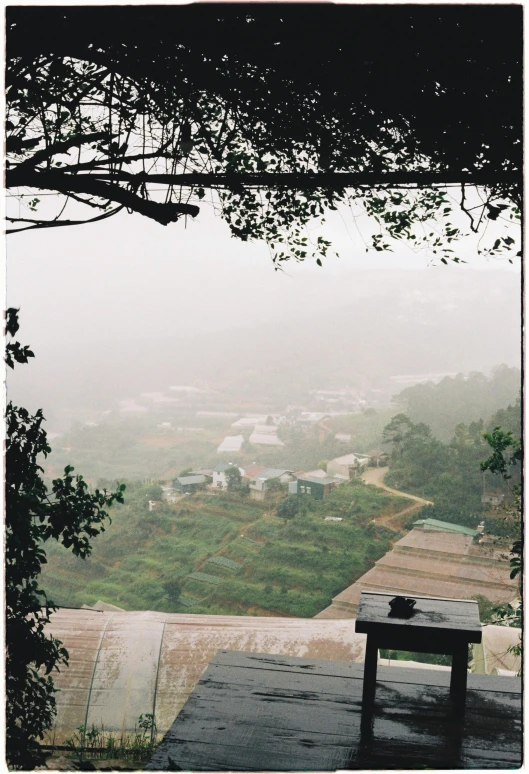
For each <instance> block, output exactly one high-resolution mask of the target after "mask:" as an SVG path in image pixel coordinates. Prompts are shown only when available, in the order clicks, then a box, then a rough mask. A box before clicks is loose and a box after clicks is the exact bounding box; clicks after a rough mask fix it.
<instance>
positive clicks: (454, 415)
mask: <svg viewBox="0 0 529 774" xmlns="http://www.w3.org/2000/svg"><path fill="white" fill-rule="evenodd" d="M520 387H521V374H520V371H519V369H518V368H509V367H508V366H506V365H500V366H496V368H494V369H493V370H492V372H491V374H490V376H489V377H486V376H485V375H484V374H482V373H479V372H478V371H472V372H471V373H469V374H468V375H467V376H464V375H463V374H457V376H455V377H449V376H447V377H445V378H444V379H442V380H441V381H440V382H438V383H437V384H434V383H433V382H428V383H426V384H416V385H414V386H413V387H407V388H406V389H405V390H402V392H400V393H399V394H398V395H396V396H394V397H393V402H394V403H396V405H397V406H398V407H399V408H400V409H402V411H403V413H404V414H405V415H406V416H407V417H409V418H410V420H411V421H412V422H424V423H425V424H427V425H428V426H429V427H430V428H431V430H432V432H433V434H434V435H435V436H436V437H437V438H439V439H440V440H442V441H445V442H446V441H449V440H450V438H451V436H452V433H453V429H454V427H455V426H456V425H458V424H460V423H462V422H464V423H465V424H469V423H471V422H477V421H479V420H480V419H488V418H489V417H490V416H491V415H492V414H493V413H494V412H497V411H498V410H499V409H500V408H502V407H504V406H507V405H509V404H514V403H515V401H516V400H517V398H518V396H519V394H520ZM511 413H512V412H511ZM520 416H521V412H520V411H519V410H518V423H517V425H518V426H517V427H516V426H515V427H506V424H505V421H507V422H509V421H511V422H512V419H511V418H510V419H507V417H504V418H503V420H504V421H500V422H499V423H498V424H500V423H501V425H502V426H503V427H505V429H512V430H513V431H515V432H516V431H518V434H519V421H520Z"/></svg>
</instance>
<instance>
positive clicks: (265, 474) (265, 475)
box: [254, 468, 292, 481]
mask: <svg viewBox="0 0 529 774" xmlns="http://www.w3.org/2000/svg"><path fill="white" fill-rule="evenodd" d="M284 473H292V471H291V470H282V469H279V468H265V469H264V470H262V471H261V472H260V473H258V474H257V476H254V478H258V479H261V480H262V481H266V480H267V479H269V478H279V476H282V475H283V474H284Z"/></svg>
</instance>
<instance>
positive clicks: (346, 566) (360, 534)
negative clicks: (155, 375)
mask: <svg viewBox="0 0 529 774" xmlns="http://www.w3.org/2000/svg"><path fill="white" fill-rule="evenodd" d="M279 497H281V496H279ZM277 502H279V500H277V501H271V502H269V501H266V502H264V503H261V502H256V501H253V500H250V499H248V498H246V497H243V496H241V495H231V494H227V493H224V494H220V495H216V496H215V497H211V496H209V495H207V494H205V493H204V494H198V495H195V496H192V497H186V498H185V499H184V500H181V501H180V502H179V503H177V504H176V505H175V506H173V507H171V506H168V505H167V506H163V507H162V508H160V509H159V510H156V511H153V512H149V511H148V510H146V508H145V503H144V502H142V501H141V499H140V498H139V495H136V499H134V496H133V497H132V498H131V500H130V503H129V504H126V505H124V506H119V507H117V508H115V509H113V511H114V512H113V514H112V515H113V522H112V524H111V525H110V526H109V528H108V529H107V531H106V532H105V533H104V534H103V535H101V536H99V537H98V538H97V539H96V540H95V541H94V551H93V554H92V556H91V557H90V558H89V559H88V560H85V561H83V560H80V559H76V558H75V557H72V556H71V555H69V554H68V553H67V552H66V551H64V549H61V548H60V547H57V546H51V545H50V547H49V550H48V556H49V563H48V564H47V565H46V566H45V568H44V571H43V585H44V588H45V589H46V590H47V591H48V593H49V594H50V597H51V598H52V599H53V600H54V601H55V602H56V603H58V604H60V605H65V606H73V607H76V606H80V605H82V604H93V603H94V602H95V601H97V600H98V599H102V600H104V601H107V602H111V603H113V604H115V605H118V606H120V607H123V608H125V609H126V610H145V609H148V610H159V611H167V612H183V611H184V610H185V611H186V612H197V613H204V612H207V613H232V614H233V613H236V614H241V615H245V614H251V613H255V614H261V615H262V614H269V615H277V614H280V615H287V616H288V615H292V616H303V617H310V616H313V615H315V614H316V613H317V612H318V611H319V610H321V609H323V608H324V607H325V606H327V605H328V604H330V600H331V598H332V597H333V596H334V595H336V594H337V593H338V592H339V591H341V590H342V589H343V588H345V587H346V586H348V585H350V584H351V583H353V582H354V581H355V580H356V579H357V578H359V577H360V576H361V575H362V574H363V573H364V572H366V571H367V570H368V569H369V568H370V567H371V566H372V565H373V564H374V562H375V561H376V559H378V558H379V557H381V556H382V555H383V554H384V553H385V552H386V551H387V550H388V548H389V540H390V539H391V538H392V537H394V535H393V533H392V532H391V530H388V529H387V528H385V527H383V526H377V525H376V524H375V523H374V522H373V519H374V517H376V516H380V515H381V514H388V515H390V514H392V513H396V512H398V511H399V510H400V509H402V507H403V506H404V505H406V503H405V502H403V501H402V500H401V499H399V498H396V497H393V496H391V495H388V494H384V493H382V492H381V491H380V490H379V489H377V488H376V487H372V486H368V485H366V484H364V483H363V482H361V481H358V482H351V483H349V484H344V485H342V486H340V487H338V488H337V489H335V490H334V492H333V493H332V494H331V496H330V497H328V498H327V499H326V500H325V501H320V502H318V501H315V500H312V499H311V498H303V500H302V501H300V502H301V509H300V511H299V513H298V514H297V515H296V516H295V518H293V519H292V520H291V521H287V522H285V521H283V520H280V519H278V518H277V517H276V516H275V515H274V514H275V507H276V505H277ZM326 516H335V517H338V518H341V519H342V521H336V522H329V521H325V517H326ZM175 580H176V581H177V582H178V584H179V586H180V588H181V592H182V593H181V596H180V598H179V599H178V601H176V597H175V596H174V593H173V595H171V593H169V592H168V589H167V588H166V585H167V584H169V583H170V582H174V581H175Z"/></svg>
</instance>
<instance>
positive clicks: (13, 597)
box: [5, 309, 125, 770]
mask: <svg viewBox="0 0 529 774" xmlns="http://www.w3.org/2000/svg"><path fill="white" fill-rule="evenodd" d="M18 328H19V324H18V310H16V309H8V310H7V312H6V334H7V335H8V336H10V338H11V340H10V341H8V343H7V346H6V363H7V365H8V366H10V367H11V368H14V364H15V362H17V363H27V360H28V357H34V355H33V353H32V352H31V350H30V349H29V348H28V347H27V346H24V347H21V346H20V344H19V343H18V342H16V341H12V339H13V338H14V336H15V335H16V333H17V331H18ZM43 421H44V416H43V413H42V410H41V409H39V410H38V411H37V412H36V414H35V415H31V414H30V413H29V412H28V411H27V410H26V409H24V408H21V407H19V406H14V405H13V403H12V402H11V401H9V403H8V404H7V408H6V427H7V442H6V486H5V497H6V520H5V596H6V618H5V627H6V629H5V641H6V698H7V702H6V707H7V709H6V718H5V721H6V759H7V763H8V765H9V767H10V768H12V769H24V770H26V769H32V768H34V767H35V766H37V765H41V764H42V763H44V756H43V753H42V750H41V749H40V745H39V743H38V741H37V740H38V739H41V738H42V737H43V735H44V733H45V731H46V730H47V729H49V728H50V726H51V725H52V723H53V718H54V716H55V713H56V702H55V695H54V694H55V692H56V689H55V687H54V684H53V679H52V677H51V672H53V671H54V670H56V671H59V669H60V668H62V667H63V666H67V665H68V652H67V650H66V649H65V648H63V647H62V643H61V641H60V640H57V639H56V638H54V637H52V636H47V635H46V633H45V626H46V624H47V623H49V620H50V613H51V612H53V610H54V609H55V606H54V604H53V602H52V601H51V599H50V598H49V597H47V595H46V593H45V591H44V590H43V589H42V588H41V587H40V584H39V580H40V578H39V574H40V572H41V568H42V566H43V565H44V564H46V561H47V560H46V551H45V550H44V545H46V546H47V545H48V541H50V542H52V543H55V545H56V546H61V547H62V551H63V553H66V555H67V556H68V557H69V558H76V559H78V560H82V559H83V558H84V557H87V556H89V555H90V553H91V550H92V546H91V540H92V539H93V538H94V537H96V535H98V534H99V533H101V532H103V531H104V530H105V526H106V520H107V518H108V514H107V512H106V510H105V508H108V507H110V506H111V505H112V504H113V502H114V501H116V502H118V503H123V490H124V489H125V486H124V485H120V486H117V488H116V491H115V492H112V493H109V492H107V491H105V490H102V491H100V490H99V489H96V490H95V492H93V493H92V492H89V491H88V486H87V484H86V482H85V481H84V479H83V477H82V476H79V475H78V476H75V477H74V476H72V475H71V473H72V472H73V470H74V469H73V467H71V466H66V467H65V469H64V474H63V476H62V477H60V478H56V479H55V480H54V481H52V482H51V486H49V487H48V486H46V484H45V483H44V480H43V478H42V476H41V473H42V467H41V466H40V465H39V464H38V463H37V459H41V458H42V457H46V456H47V455H48V454H49V452H50V451H51V450H50V447H49V445H48V440H47V436H46V432H45V430H44V429H43V427H42V423H43ZM72 555H73V556H72Z"/></svg>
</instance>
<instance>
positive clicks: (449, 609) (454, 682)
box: [355, 591, 482, 719]
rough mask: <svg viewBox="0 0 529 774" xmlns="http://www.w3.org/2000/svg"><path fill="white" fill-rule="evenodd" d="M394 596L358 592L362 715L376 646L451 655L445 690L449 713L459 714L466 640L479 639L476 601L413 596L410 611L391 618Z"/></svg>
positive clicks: (371, 692) (366, 712)
mask: <svg viewBox="0 0 529 774" xmlns="http://www.w3.org/2000/svg"><path fill="white" fill-rule="evenodd" d="M394 597H395V594H388V593H380V592H376V591H363V592H362V595H361V597H360V604H359V606H358V613H357V617H356V627H355V631H357V632H362V633H364V634H367V644H366V656H365V664H364V686H363V694H362V716H363V717H365V718H366V719H368V718H369V717H370V715H371V714H372V711H373V707H374V702H375V692H376V680H377V656H378V650H379V648H388V649H392V650H408V651H419V652H420V653H444V654H448V655H451V656H452V673H451V677H450V695H451V697H452V700H453V706H454V710H455V713H456V714H458V715H462V714H464V712H465V702H466V692H467V653H468V644H469V643H471V642H472V643H479V642H481V636H482V635H481V624H480V621H479V612H478V603H477V602H474V601H472V600H469V599H443V598H439V597H416V596H414V597H412V598H413V599H415V600H416V604H415V607H414V608H413V615H412V616H411V617H410V618H397V617H390V616H389V615H388V614H389V612H390V610H391V608H390V606H389V602H390V600H392V599H393V598H394Z"/></svg>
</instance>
